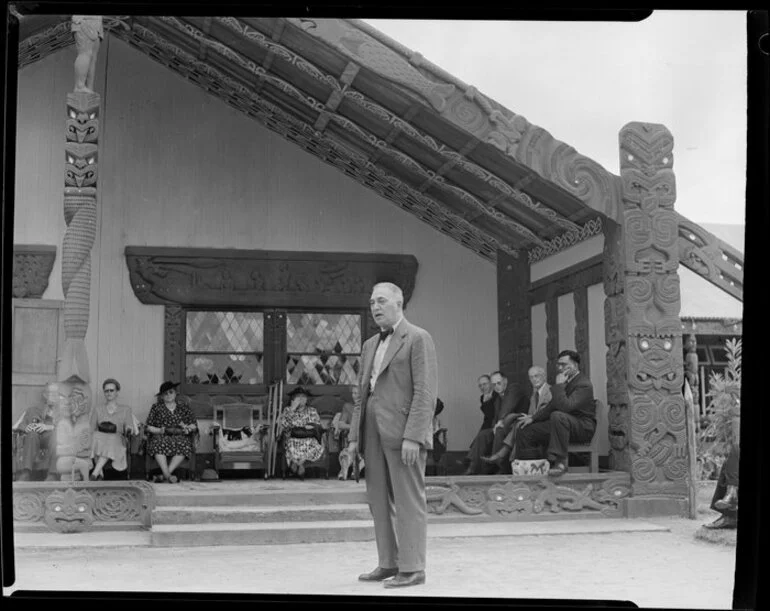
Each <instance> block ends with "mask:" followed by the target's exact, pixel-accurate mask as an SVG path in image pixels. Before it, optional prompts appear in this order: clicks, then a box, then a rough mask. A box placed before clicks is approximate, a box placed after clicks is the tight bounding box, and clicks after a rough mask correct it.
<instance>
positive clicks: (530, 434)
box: [515, 411, 596, 462]
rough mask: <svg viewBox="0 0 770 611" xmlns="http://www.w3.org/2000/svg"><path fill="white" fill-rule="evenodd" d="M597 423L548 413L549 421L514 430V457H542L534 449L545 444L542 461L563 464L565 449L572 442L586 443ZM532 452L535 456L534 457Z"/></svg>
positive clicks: (565, 457) (561, 413)
mask: <svg viewBox="0 0 770 611" xmlns="http://www.w3.org/2000/svg"><path fill="white" fill-rule="evenodd" d="M595 430H596V423H594V422H593V421H591V420H587V419H583V418H575V417H574V416H571V415H570V414H567V413H566V412H558V411H557V412H551V415H550V416H549V418H548V420H543V421H541V422H533V423H531V424H529V425H527V426H525V427H521V428H519V429H518V430H517V431H516V442H515V448H516V454H515V458H521V459H532V458H544V457H543V456H542V454H541V452H540V451H538V450H536V448H539V447H541V446H544V445H547V446H548V450H547V454H546V456H545V458H548V460H550V461H552V462H566V461H567V448H568V447H569V443H570V441H571V442H573V443H588V442H589V441H591V439H592V438H593V436H594V431H595ZM533 453H536V454H538V455H537V456H533Z"/></svg>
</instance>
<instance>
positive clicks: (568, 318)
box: [556, 293, 575, 352]
mask: <svg viewBox="0 0 770 611" xmlns="http://www.w3.org/2000/svg"><path fill="white" fill-rule="evenodd" d="M556 303H557V309H558V311H559V352H561V351H562V350H574V349H575V294H574V293H566V294H565V295H559V297H558V298H557V299H556Z"/></svg>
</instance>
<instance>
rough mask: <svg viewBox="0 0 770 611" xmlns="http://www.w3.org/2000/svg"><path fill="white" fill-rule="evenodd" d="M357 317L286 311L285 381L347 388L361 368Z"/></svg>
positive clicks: (359, 330) (359, 332) (359, 334)
mask: <svg viewBox="0 0 770 611" xmlns="http://www.w3.org/2000/svg"><path fill="white" fill-rule="evenodd" d="M361 325H362V320H361V315H360V314H341V313H328V312H323V313H318V312H316V313H312V312H290V313H287V315H286V382H287V383H288V384H303V385H315V384H317V385H325V386H326V385H330V386H331V385H348V384H354V383H355V382H356V380H357V379H358V373H359V370H360V366H361Z"/></svg>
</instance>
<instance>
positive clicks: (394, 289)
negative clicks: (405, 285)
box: [372, 282, 404, 307]
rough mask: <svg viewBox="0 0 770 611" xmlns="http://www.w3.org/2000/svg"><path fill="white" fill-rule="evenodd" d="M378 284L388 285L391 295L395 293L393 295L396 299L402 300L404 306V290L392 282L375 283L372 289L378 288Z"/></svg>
mask: <svg viewBox="0 0 770 611" xmlns="http://www.w3.org/2000/svg"><path fill="white" fill-rule="evenodd" d="M378 286H384V287H386V288H387V289H388V290H389V291H390V293H391V295H393V297H394V298H395V299H396V301H400V302H401V307H404V291H402V290H401V288H400V287H398V286H396V285H395V284H393V283H392V282H378V283H377V284H375V285H374V288H373V289H372V290H374V289H376V288H377V287H378Z"/></svg>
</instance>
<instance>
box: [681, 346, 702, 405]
mask: <svg viewBox="0 0 770 611" xmlns="http://www.w3.org/2000/svg"><path fill="white" fill-rule="evenodd" d="M697 346H698V344H697V340H696V339H695V334H693V333H691V334H690V335H688V336H687V345H686V348H687V353H686V354H685V356H684V359H685V364H684V375H685V377H686V378H687V381H688V382H689V383H690V390H691V391H692V402H693V404H694V405H700V400H699V391H698V353H697V352H696V351H695V349H696V348H697Z"/></svg>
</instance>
